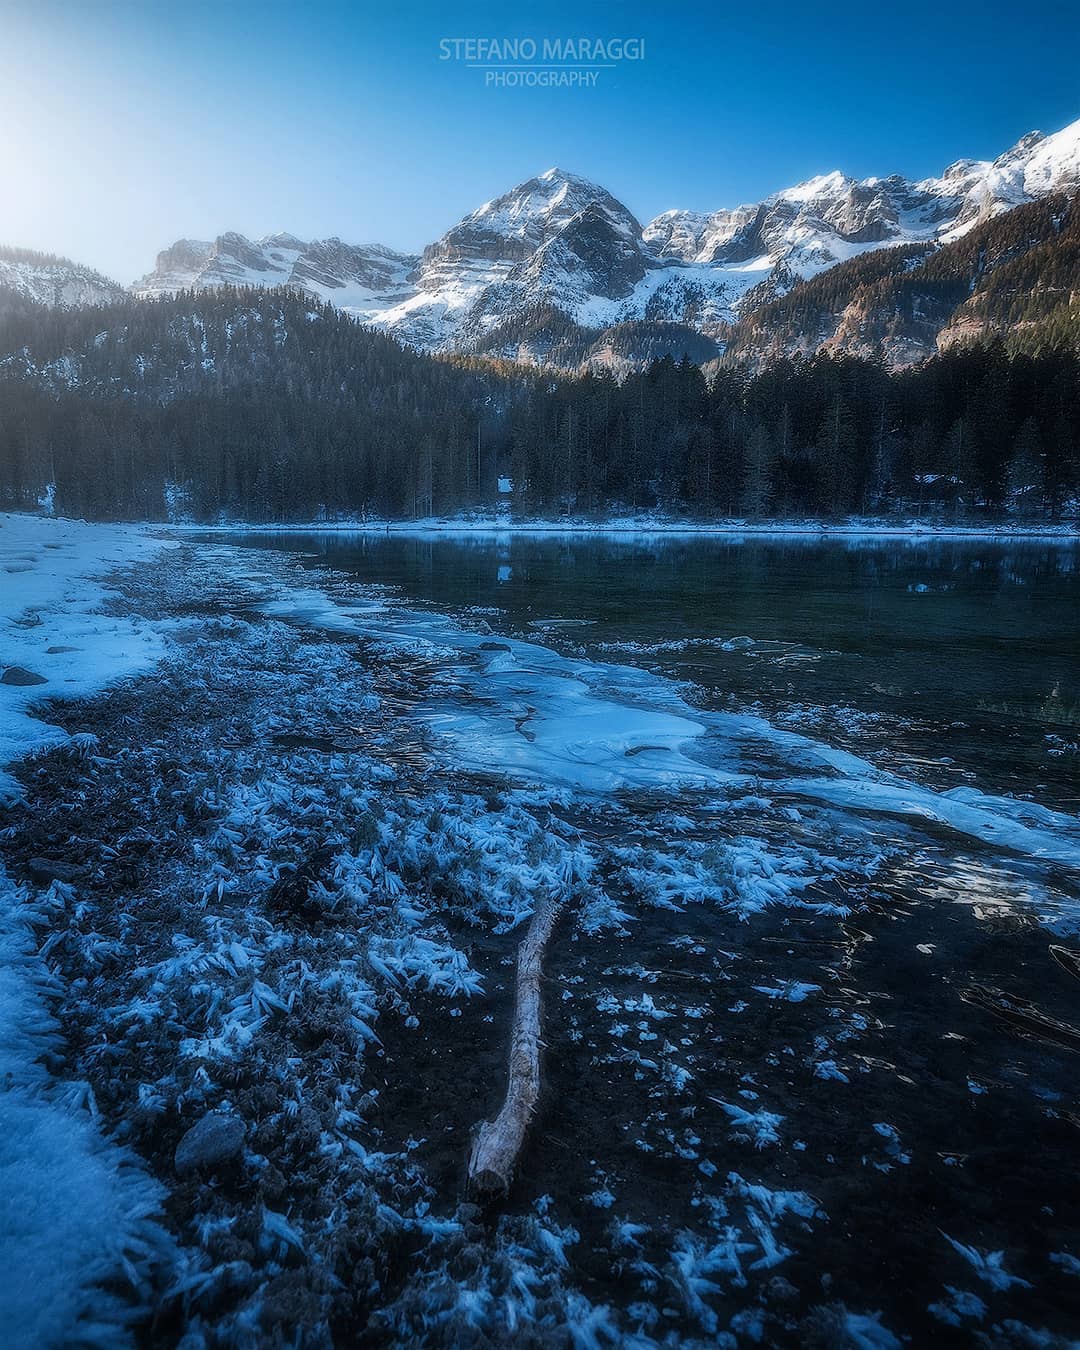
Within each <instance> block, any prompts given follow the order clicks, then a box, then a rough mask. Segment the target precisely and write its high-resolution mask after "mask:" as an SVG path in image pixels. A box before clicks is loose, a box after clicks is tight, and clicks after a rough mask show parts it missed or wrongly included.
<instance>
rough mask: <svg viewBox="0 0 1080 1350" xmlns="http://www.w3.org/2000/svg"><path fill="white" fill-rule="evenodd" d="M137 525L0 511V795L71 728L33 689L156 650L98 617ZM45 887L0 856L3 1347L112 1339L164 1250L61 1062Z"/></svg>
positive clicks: (50, 901) (139, 628) (147, 1204)
mask: <svg viewBox="0 0 1080 1350" xmlns="http://www.w3.org/2000/svg"><path fill="white" fill-rule="evenodd" d="M163 547H164V545H163V543H162V541H160V540H157V539H153V538H151V537H150V536H149V535H147V534H144V533H143V532H142V531H138V530H132V529H107V528H102V527H100V526H91V525H83V524H78V523H74V522H71V521H53V520H38V519H33V518H31V517H28V516H16V515H3V516H0V574H2V575H3V583H2V585H0V628H2V633H3V638H2V645H0V663H2V665H3V671H2V679H0V801H2V802H3V804H4V806H5V807H7V808H8V809H9V810H10V809H11V808H12V807H13V805H14V804H15V803H16V802H17V801H18V799H19V798H20V796H21V789H20V787H19V784H18V783H17V782H16V780H15V779H14V778H13V777H12V775H11V772H10V766H11V765H12V762H13V761H14V760H16V759H19V758H21V757H23V756H26V755H28V754H32V753H36V752H40V751H41V750H44V749H46V748H50V747H62V753H64V754H67V755H74V756H76V757H78V756H80V755H82V754H85V753H88V752H89V751H90V750H91V748H92V746H91V743H90V742H89V741H85V740H84V741H81V740H80V739H79V738H78V737H76V738H74V739H72V738H71V737H69V736H68V734H67V733H66V732H65V731H63V730H62V729H61V728H60V727H59V726H56V725H54V724H52V723H51V722H49V721H48V720H45V719H43V717H41V716H39V715H38V711H39V705H40V704H41V702H42V700H43V698H45V699H47V698H51V697H73V696H86V695H88V694H90V693H92V692H94V691H96V690H98V689H100V688H102V687H103V686H104V685H105V684H107V683H108V682H109V681H110V680H114V679H119V678H121V677H125V676H132V675H134V674H137V673H139V672H142V671H146V670H148V669H149V668H150V667H151V666H152V665H153V664H154V663H155V662H156V661H157V660H159V659H160V658H161V656H162V655H163V653H164V651H165V644H164V641H163V639H162V637H161V636H160V634H158V633H157V632H155V631H154V630H153V629H152V628H151V627H150V626H149V625H147V624H145V623H144V622H143V621H142V620H141V619H140V618H139V617H137V616H134V615H125V616H123V617H121V616H119V615H116V614H106V613H104V612H103V609H104V606H105V603H106V600H107V598H108V592H107V591H106V590H105V589H103V588H102V586H101V585H100V583H99V582H98V580H97V578H99V577H100V576H101V575H102V574H103V573H107V572H111V571H113V570H115V569H116V568H117V567H118V566H131V565H132V564H133V563H135V562H136V561H140V560H142V561H147V560H149V559H151V558H153V557H155V556H158V555H159V554H160V553H161V551H162V548H163ZM57 894H58V892H57V890H56V888H55V887H49V888H46V889H37V888H34V887H30V886H27V885H26V884H23V883H20V882H19V881H17V880H14V879H12V878H11V877H10V876H9V875H8V873H7V871H6V870H5V868H4V866H3V865H2V864H0V1325H2V1326H3V1328H4V1333H3V1334H4V1337H5V1339H6V1340H7V1343H8V1344H10V1345H39V1344H40V1345H45V1344H48V1345H52V1344H58V1343H60V1342H61V1341H65V1342H66V1341H67V1340H68V1339H69V1338H79V1337H84V1338H86V1339H89V1340H93V1339H96V1338H102V1339H106V1340H107V1339H111V1338H117V1337H120V1336H121V1335H122V1334H123V1333H122V1327H123V1324H124V1321H125V1319H126V1317H127V1316H128V1315H129V1313H130V1304H131V1301H132V1300H131V1299H130V1298H126V1297H114V1296H112V1295H111V1294H110V1293H109V1292H107V1286H108V1285H110V1284H112V1283H113V1282H116V1281H119V1282H121V1283H122V1284H126V1285H127V1286H128V1292H133V1293H135V1295H136V1297H138V1296H139V1295H141V1294H143V1293H144V1292H145V1291H144V1289H143V1288H142V1286H143V1281H144V1280H145V1278H146V1272H147V1269H148V1263H149V1261H150V1259H151V1257H152V1256H154V1255H155V1254H157V1255H160V1254H161V1253H162V1251H164V1250H165V1248H166V1245H167V1239H166V1235H165V1233H164V1231H163V1230H162V1229H160V1228H159V1227H157V1226H156V1225H154V1224H153V1223H152V1222H151V1221H150V1217H149V1216H150V1215H151V1214H152V1213H153V1211H154V1210H156V1208H157V1205H158V1202H159V1200H160V1196H161V1194H162V1192H161V1188H160V1186H159V1185H158V1184H157V1183H155V1182H153V1181H152V1180H151V1179H150V1178H149V1177H148V1176H147V1175H146V1172H145V1169H144V1168H142V1167H141V1165H140V1164H139V1162H138V1160H137V1159H136V1158H135V1157H134V1156H133V1155H132V1154H131V1153H130V1151H129V1150H127V1149H126V1148H122V1147H118V1146H116V1145H111V1144H109V1143H107V1142H106V1140H105V1139H104V1138H103V1137H102V1133H101V1131H100V1129H99V1122H98V1119H97V1113H96V1111H95V1110H94V1109H93V1093H92V1090H91V1089H90V1087H89V1086H88V1084H87V1083H86V1082H85V1081H83V1080H81V1079H80V1078H79V1077H78V1076H75V1075H71V1074H69V1073H68V1072H67V1071H66V1066H65V1056H64V1053H63V1048H62V1044H63V1042H62V1037H61V1031H60V1027H59V1024H58V1023H57V1020H56V1017H55V1015H54V1005H55V999H56V997H57V995H58V993H59V991H60V990H59V985H58V983H57V980H56V976H55V973H54V971H53V969H52V967H51V964H50V963H49V961H48V959H47V958H46V957H44V956H43V954H42V951H41V944H42V942H43V941H45V943H46V946H47V938H48V934H49V931H50V928H51V925H52V915H53V912H54V909H55V907H56V905H57V903H58V900H57Z"/></svg>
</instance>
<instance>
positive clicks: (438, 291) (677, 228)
mask: <svg viewBox="0 0 1080 1350" xmlns="http://www.w3.org/2000/svg"><path fill="white" fill-rule="evenodd" d="M1078 185H1080V122H1076V123H1074V124H1073V125H1072V126H1070V127H1066V128H1065V129H1064V130H1063V131H1059V132H1057V133H1056V134H1055V135H1052V136H1043V135H1042V134H1041V133H1040V132H1031V133H1030V134H1029V135H1027V136H1025V137H1023V138H1022V139H1021V140H1020V141H1018V142H1017V144H1016V145H1015V146H1013V147H1012V148H1011V149H1010V150H1008V151H1006V152H1005V153H1004V154H1002V155H1000V156H999V157H998V158H997V159H995V160H993V161H983V160H974V159H963V160H958V161H956V162H955V163H954V164H952V165H950V166H949V167H948V168H946V169H945V170H944V171H943V173H942V174H941V176H940V177H937V178H927V179H924V180H922V181H921V182H915V181H912V180H909V179H907V178H904V177H902V176H900V175H898V174H894V175H891V176H889V177H884V178H876V177H875V178H866V179H862V180H858V179H854V178H850V177H848V176H847V175H845V174H844V173H842V172H840V171H839V170H832V171H831V172H829V173H825V174H819V175H817V176H815V177H812V178H809V179H807V180H806V181H805V182H803V183H798V184H796V185H794V186H792V187H788V188H784V189H782V190H781V191H779V192H776V193H774V194H772V195H771V196H769V197H767V198H765V200H764V201H762V202H760V203H756V204H749V205H742V206H738V207H735V208H723V209H720V210H717V211H713V212H694V211H682V210H673V211H666V212H664V213H663V214H662V215H659V216H657V217H656V219H655V220H653V221H652V222H650V223H649V224H648V225H646V226H645V227H644V228H642V226H641V225H640V224H639V223H638V221H637V220H636V219H635V217H634V216H633V214H632V213H631V212H630V211H629V210H628V209H627V208H626V206H624V205H623V204H622V203H621V202H620V201H618V200H617V199H616V198H615V197H613V196H612V194H611V193H610V192H608V191H607V190H606V189H605V188H602V187H600V186H598V185H597V184H596V183H593V182H591V181H590V180H589V179H587V178H582V177H580V176H578V175H577V174H572V173H567V172H566V171H565V170H562V169H548V170H547V172H546V173H542V174H539V175H538V176H537V177H535V178H530V179H528V180H527V181H525V182H523V183H520V184H518V185H517V186H516V187H514V188H512V189H511V190H510V191H509V192H505V193H503V194H502V195H501V196H498V197H495V198H493V199H492V200H491V201H488V202H485V203H484V204H483V205H482V206H480V207H478V208H477V209H476V210H475V211H472V212H470V213H469V214H468V215H467V216H465V217H464V218H463V219H462V220H460V221H459V222H458V223H457V224H456V225H454V226H453V227H452V228H451V229H449V230H447V232H446V233H445V234H443V235H442V236H441V237H440V238H439V239H437V240H436V241H435V242H434V243H432V244H430V245H428V247H427V248H425V249H424V251H423V254H422V255H421V256H420V257H419V258H416V257H414V256H410V255H407V254H402V253H396V252H394V251H393V250H391V249H387V248H383V247H381V246H379V245H369V246H357V245H351V244H344V243H342V242H341V241H340V240H338V239H328V240H321V241H316V242H315V243H304V242H303V241H302V240H299V239H296V238H295V237H294V236H292V235H270V236H267V237H266V238H264V239H260V240H257V241H255V242H252V241H250V240H248V239H245V238H244V237H243V236H242V235H238V234H223V235H221V236H219V237H218V238H217V239H216V240H214V241H213V242H212V243H206V242H201V241H196V240H186V239H185V240H180V241H178V242H177V243H176V244H174V245H173V246H172V247H171V248H169V249H166V250H165V251H164V252H163V253H161V254H159V255H158V260H157V266H156V268H155V270H154V271H153V272H151V273H150V274H149V275H148V276H146V277H144V278H143V280H142V281H141V282H138V283H137V284H136V285H135V287H134V288H133V290H134V292H135V294H136V295H140V296H152V295H159V294H170V293H173V292H175V291H177V290H180V289H184V288H187V287H204V286H220V285H225V284H242V285H266V286H280V285H287V286H296V287H299V288H301V289H303V290H305V291H307V292H309V293H310V294H312V295H316V296H319V297H320V298H322V299H324V300H329V301H331V302H332V303H333V304H336V305H339V306H340V307H342V308H344V309H346V310H348V311H349V312H351V313H352V314H354V315H355V317H356V318H358V319H360V320H361V321H363V322H365V323H371V324H373V325H375V326H377V327H379V328H381V329H383V330H385V331H387V332H389V333H392V334H393V335H394V336H396V337H398V338H399V339H401V340H402V341H404V342H407V343H409V344H411V345H413V346H416V347H419V348H422V349H426V350H435V351H439V350H441V351H475V350H489V347H487V346H486V345H485V343H486V341H487V339H488V336H489V335H490V334H491V333H492V332H493V331H494V330H498V329H501V328H505V327H506V326H507V325H509V326H510V327H514V326H517V327H520V326H521V323H522V320H523V316H527V315H528V314H529V313H530V312H532V311H536V312H540V311H542V310H543V309H545V308H547V309H550V308H554V309H556V310H559V311H561V312H562V313H563V314H565V315H566V316H567V317H568V318H569V319H571V320H572V321H573V322H575V323H577V324H580V325H582V326H583V327H585V328H588V329H601V330H602V329H605V328H607V327H611V326H613V325H615V324H619V323H625V322H629V321H647V322H675V323H685V324H688V325H689V326H690V327H691V328H694V329H696V330H697V331H699V332H701V333H704V334H706V335H708V336H712V337H717V336H721V335H722V334H721V329H722V327H723V325H726V324H730V323H731V322H733V321H734V320H735V319H736V318H737V317H738V316H739V313H740V310H741V309H747V310H749V309H750V308H752V307H755V306H756V305H757V304H758V303H760V302H762V301H763V300H767V299H769V298H771V297H772V296H774V295H776V294H782V293H783V292H784V291H785V290H787V289H789V288H790V287H791V286H792V285H793V284H794V283H795V282H797V281H798V280H800V279H805V278H808V277H811V276H813V275H815V274H816V273H819V272H821V271H824V270H826V269H827V268H830V267H832V266H834V265H835V264H837V263H839V262H843V261H845V260H846V259H848V258H851V257H854V256H856V255H857V254H860V253H864V252H867V251H869V250H872V249H877V248H882V247H886V246H889V245H896V244H906V243H927V244H933V243H937V242H945V241H948V240H950V239H955V238H957V237H958V236H959V235H961V234H963V233H964V232H965V231H966V230H968V229H970V228H971V227H972V226H973V225H975V224H977V223H978V222H979V221H980V220H983V219H985V218H986V217H987V216H990V215H995V214H997V213H999V212H1001V211H1007V210H1009V209H1010V208H1011V207H1013V206H1017V205H1020V204H1022V203H1023V202H1027V201H1031V200H1032V199H1034V198H1036V197H1040V196H1044V195H1045V194H1047V193H1049V192H1060V191H1066V192H1067V191H1072V190H1074V189H1075V188H1076V187H1077V186H1078ZM748 293H749V294H748ZM496 345H498V344H496ZM500 349H501V348H500ZM507 350H508V354H509V353H510V352H511V351H512V350H516V346H515V343H514V342H512V341H511V342H509V343H508V344H507Z"/></svg>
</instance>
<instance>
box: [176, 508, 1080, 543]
mask: <svg viewBox="0 0 1080 1350" xmlns="http://www.w3.org/2000/svg"><path fill="white" fill-rule="evenodd" d="M177 524H178V526H180V527H181V528H183V530H184V531H185V532H192V533H198V534H278V533H282V534H336V533H340V534H403V535H432V534H434V535H475V536H479V537H491V536H503V535H515V534H517V535H535V536H541V537H544V536H549V535H550V536H559V535H586V536H598V537H604V536H609V535H612V536H624V535H630V536H635V535H638V536H642V537H652V536H654V535H671V536H673V537H709V538H712V537H715V538H755V539H756V538H766V539H767V538H794V539H809V540H818V539H833V538H855V539H877V538H880V539H914V540H924V539H975V540H982V539H1045V540H1056V539H1060V540H1065V541H1068V542H1071V543H1076V542H1077V541H1080V523H1077V522H1076V521H1072V522H1069V521H1063V522H1060V523H1059V524H1056V525H1039V524H1024V523H1023V522H1020V521H1003V522H999V523H998V524H994V525H955V524H948V523H946V522H944V521H920V520H893V519H883V518H878V517H869V516H868V517H851V518H850V519H847V520H838V521H822V520H812V519H811V520H762V521H747V520H744V519H739V518H732V519H725V520H715V521H695V520H680V519H671V518H668V517H664V516H655V515H649V514H642V515H636V516H613V517H610V518H608V519H607V520H586V519H581V518H576V519H575V518H568V519H559V520H543V519H536V520H525V519H519V518H516V517H511V516H509V515H503V514H501V513H491V514H480V513H477V514H475V515H469V516H456V517H442V516H428V517H425V518H424V519H421V520H374V519H367V520H363V519H361V520H316V521H309V522H307V523H304V522H297V521H289V522H283V523H273V522H266V523H263V524H255V523H253V522H251V521H244V520H237V521H232V522H228V521H225V522H220V523H218V524H215V525H198V524H194V523H191V522H183V523H182V524H181V523H180V522H177Z"/></svg>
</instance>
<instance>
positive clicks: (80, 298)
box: [0, 248, 125, 309]
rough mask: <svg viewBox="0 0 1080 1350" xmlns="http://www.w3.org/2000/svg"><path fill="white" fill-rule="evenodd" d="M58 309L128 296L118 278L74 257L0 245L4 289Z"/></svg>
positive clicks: (0, 284)
mask: <svg viewBox="0 0 1080 1350" xmlns="http://www.w3.org/2000/svg"><path fill="white" fill-rule="evenodd" d="M4 291H6V292H7V293H8V294H14V295H16V296H18V297H19V299H20V300H28V301H31V302H33V303H34V304H38V305H48V306H49V307H50V308H56V309H77V308H81V307H82V306H84V305H104V304H108V303H109V302H110V301H114V300H120V299H122V298H123V297H124V294H125V291H124V288H123V287H122V286H121V285H119V283H118V282H115V281H110V280H109V278H108V277H105V276H102V275H101V273H100V272H95V271H94V270H93V268H91V267H84V266H83V265H82V263H76V262H72V261H71V259H70V258H57V257H55V256H54V255H53V254H51V253H35V252H34V251H33V250H31V249H26V248H0V292H4Z"/></svg>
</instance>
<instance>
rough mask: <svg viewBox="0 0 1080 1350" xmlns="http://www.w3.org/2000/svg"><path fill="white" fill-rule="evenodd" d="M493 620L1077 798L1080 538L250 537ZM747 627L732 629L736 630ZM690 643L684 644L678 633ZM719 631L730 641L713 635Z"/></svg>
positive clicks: (938, 761)
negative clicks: (1066, 540) (1074, 540)
mask: <svg viewBox="0 0 1080 1350" xmlns="http://www.w3.org/2000/svg"><path fill="white" fill-rule="evenodd" d="M237 542H243V543H246V544H252V545H266V544H270V545H272V546H273V547H278V548H283V549H286V550H288V551H290V552H293V551H295V552H301V553H304V554H306V555H308V556H309V557H311V558H312V559H314V560H317V561H318V562H320V563H325V564H328V565H330V566H332V567H334V568H337V569H341V570H342V571H344V572H348V573H350V574H352V575H353V576H355V577H357V578H359V579H362V580H364V581H366V582H373V583H377V584H378V585H380V586H389V587H393V588H395V589H396V590H398V591H399V592H400V594H401V595H402V596H403V597H405V598H407V599H408V600H409V601H411V602H414V603H420V604H423V605H430V606H433V607H437V608H439V609H440V610H443V611H446V612H449V613H455V612H467V611H473V612H475V611H476V610H478V609H479V610H483V611H484V613H485V616H486V617H487V619H488V622H489V623H490V624H491V625H492V627H494V628H496V629H497V630H499V631H505V632H513V633H516V634H519V635H522V636H528V637H530V638H531V639H532V640H534V641H537V640H539V641H543V642H546V643H548V644H550V645H554V646H556V647H558V648H559V649H560V650H564V651H566V650H573V651H575V652H578V653H583V654H585V655H588V656H590V657H594V658H596V659H598V660H603V661H608V662H612V661H616V662H625V663H627V664H636V665H647V666H649V667H651V668H655V669H659V670H663V671H664V672H665V673H667V674H670V675H672V676H673V677H675V678H676V679H680V680H690V681H692V682H693V683H694V685H695V686H697V689H698V695H699V697H700V698H701V699H702V700H703V701H704V702H705V703H706V704H708V705H710V706H715V707H724V708H729V707H733V706H738V707H750V706H755V707H757V708H758V709H759V710H761V711H763V712H764V713H765V714H766V715H767V716H769V717H777V716H778V717H780V718H781V719H783V720H784V723H785V725H795V724H796V723H803V724H805V725H807V726H810V725H819V726H823V727H825V728H827V730H828V732H829V734H830V736H831V737H832V738H834V739H836V740H837V741H838V742H840V743H843V744H845V745H853V744H855V743H856V742H857V743H858V744H859V745H860V747H861V749H863V750H866V749H867V746H868V744H869V745H870V747H872V748H873V750H874V753H875V754H877V755H880V756H881V757H882V758H883V760H884V761H886V762H888V763H889V764H890V765H892V766H893V767H896V766H899V765H904V766H906V767H907V768H908V769H909V770H910V771H911V772H912V773H914V774H915V775H916V776H918V777H919V778H920V779H921V780H922V781H926V782H928V783H932V784H933V785H934V786H937V787H940V788H948V787H955V786H957V785H958V784H959V783H961V782H966V781H977V782H978V783H979V784H980V786H983V787H984V788H986V789H987V790H993V791H1007V792H1010V793H1015V794H1018V795H1021V794H1031V795H1033V796H1034V797H1036V798H1037V799H1038V800H1040V801H1045V802H1046V804H1053V805H1058V806H1061V807H1063V808H1064V809H1066V810H1070V811H1073V812H1075V811H1077V810H1080V756H1078V755H1077V752H1076V744H1077V742H1078V741H1080V546H1078V545H1075V544H1068V543H1065V544H1058V543H1043V542H1038V543H1033V542H1014V543H984V542H977V543H973V542H970V541H961V542H953V541H930V542H923V541H918V542H909V541H906V540H896V539H888V540H882V541H880V542H875V541H866V540H861V539H859V540H856V539H846V540H836V541H831V542H820V541H817V540H805V539H799V538H795V539H786V540H784V539H760V538H759V539H737V540H728V539H701V538H695V539H684V540H679V539H674V540H673V539H670V538H654V539H653V540H652V541H650V542H624V541H621V540H619V539H616V538H608V539H594V538H581V537H580V536H566V537H562V538H554V539H550V538H548V539H536V538H531V537H528V536H512V537H509V538H504V539H502V540H498V541H496V540H494V539H485V538H480V539H471V538H464V539H461V538H452V537H451V538H446V537H427V538H415V537H408V536H400V535H390V536H383V535H342V534H323V535H311V536H304V535H297V534H278V535H261V534H260V535H247V536H240V537H238V538H237ZM746 638H749V639H751V642H750V643H748V644H744V643H743V642H742V641H741V640H742V639H746ZM684 644H685V645H684ZM725 644H728V646H727V647H726V648H725Z"/></svg>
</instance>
